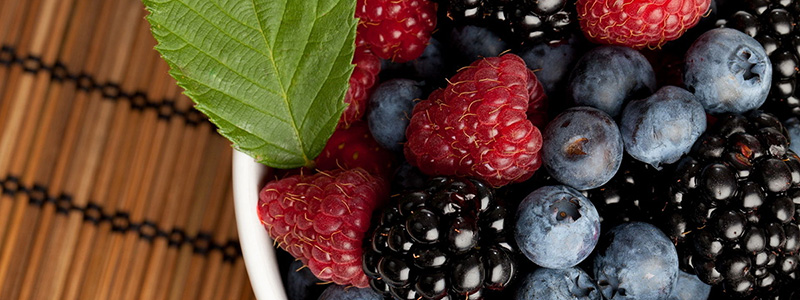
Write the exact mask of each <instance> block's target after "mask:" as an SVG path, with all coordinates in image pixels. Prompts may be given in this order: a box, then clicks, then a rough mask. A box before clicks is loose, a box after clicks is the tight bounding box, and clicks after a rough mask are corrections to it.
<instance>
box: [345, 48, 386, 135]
mask: <svg viewBox="0 0 800 300" xmlns="http://www.w3.org/2000/svg"><path fill="white" fill-rule="evenodd" d="M353 64H355V65H356V67H355V68H354V69H353V74H351V75H350V86H349V87H348V88H347V94H345V96H344V103H347V108H345V110H344V112H343V113H342V117H341V118H340V119H339V127H347V126H349V125H350V124H351V123H353V122H355V121H358V120H361V118H362V117H363V116H364V112H365V111H366V110H367V109H366V108H367V99H368V97H369V94H370V91H372V88H373V87H374V86H375V82H377V81H378V73H380V71H381V59H380V58H378V57H377V56H375V54H373V53H372V52H371V51H369V49H367V48H366V47H356V53H355V55H353Z"/></svg>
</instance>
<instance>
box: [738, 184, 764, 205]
mask: <svg viewBox="0 0 800 300" xmlns="http://www.w3.org/2000/svg"><path fill="white" fill-rule="evenodd" d="M765 198H766V195H765V194H764V192H763V191H762V190H761V186H759V185H758V184H756V183H755V182H752V181H745V182H743V183H740V184H739V191H737V193H736V200H735V203H734V205H738V206H739V207H742V208H744V209H746V210H753V209H756V208H758V207H760V206H761V204H764V199H765Z"/></svg>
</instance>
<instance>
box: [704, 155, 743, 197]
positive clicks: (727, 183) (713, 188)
mask: <svg viewBox="0 0 800 300" xmlns="http://www.w3.org/2000/svg"><path fill="white" fill-rule="evenodd" d="M700 187H701V188H702V189H703V191H704V192H705V194H706V196H708V197H709V198H711V199H715V200H727V199H728V198H730V197H731V196H733V192H734V191H736V175H735V174H734V173H733V171H732V170H731V169H730V168H729V167H728V166H727V165H724V164H711V165H708V166H706V167H705V168H704V169H703V171H701V173H700Z"/></svg>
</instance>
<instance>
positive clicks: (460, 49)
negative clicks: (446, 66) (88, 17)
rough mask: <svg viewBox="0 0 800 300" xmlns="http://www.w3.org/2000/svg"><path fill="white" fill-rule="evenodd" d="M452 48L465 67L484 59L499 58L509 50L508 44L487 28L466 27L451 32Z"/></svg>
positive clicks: (456, 28)
mask: <svg viewBox="0 0 800 300" xmlns="http://www.w3.org/2000/svg"><path fill="white" fill-rule="evenodd" d="M450 46H451V47H452V48H453V49H454V50H455V51H453V52H454V53H458V55H459V56H460V57H459V58H460V59H461V62H462V64H463V65H467V64H469V63H471V62H473V61H475V60H476V59H479V58H482V57H493V56H498V55H500V53H502V52H503V51H505V50H507V49H508V46H507V45H506V42H505V41H503V39H501V38H500V36H498V35H497V34H495V33H494V32H492V31H491V30H489V29H487V28H485V27H478V26H473V25H466V26H461V27H455V28H453V30H452V31H450Z"/></svg>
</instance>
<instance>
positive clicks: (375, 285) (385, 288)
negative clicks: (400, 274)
mask: <svg viewBox="0 0 800 300" xmlns="http://www.w3.org/2000/svg"><path fill="white" fill-rule="evenodd" d="M369 287H370V288H372V290H374V291H376V292H378V293H379V294H381V295H384V296H389V293H391V291H390V290H389V285H387V284H386V283H385V282H383V280H377V279H370V280H369Z"/></svg>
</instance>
